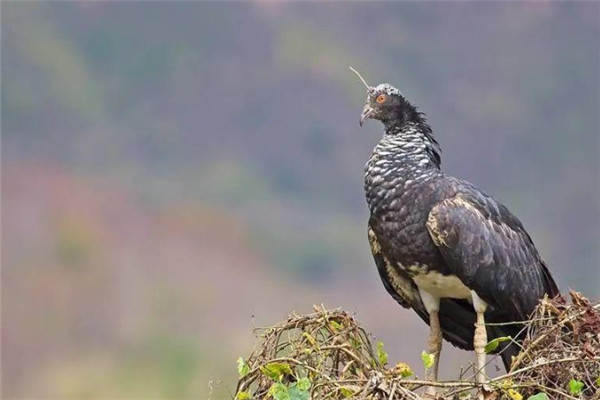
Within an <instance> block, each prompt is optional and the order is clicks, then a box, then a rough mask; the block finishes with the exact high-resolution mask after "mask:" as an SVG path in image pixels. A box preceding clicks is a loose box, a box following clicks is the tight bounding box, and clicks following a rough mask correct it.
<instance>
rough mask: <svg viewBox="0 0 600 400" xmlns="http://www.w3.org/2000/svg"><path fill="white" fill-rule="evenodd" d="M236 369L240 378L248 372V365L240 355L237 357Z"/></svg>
mask: <svg viewBox="0 0 600 400" xmlns="http://www.w3.org/2000/svg"><path fill="white" fill-rule="evenodd" d="M237 369H238V374H239V375H240V378H241V377H243V376H245V375H246V374H247V373H248V372H250V366H249V365H248V364H246V362H245V361H244V359H243V358H242V357H240V358H238V359H237Z"/></svg>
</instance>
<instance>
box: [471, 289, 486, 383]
mask: <svg viewBox="0 0 600 400" xmlns="http://www.w3.org/2000/svg"><path fill="white" fill-rule="evenodd" d="M471 296H472V298H473V308H475V312H476V313H477V322H476V323H475V337H474V339H473V347H474V348H475V354H476V355H477V382H478V383H484V382H485V380H486V375H485V345H486V344H487V332H486V330H485V317H484V314H485V310H486V308H487V304H486V303H485V302H484V301H483V300H481V298H480V297H479V296H477V294H476V293H475V292H474V291H472V292H471Z"/></svg>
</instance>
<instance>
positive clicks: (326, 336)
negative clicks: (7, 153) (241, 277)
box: [236, 292, 600, 400]
mask: <svg viewBox="0 0 600 400" xmlns="http://www.w3.org/2000/svg"><path fill="white" fill-rule="evenodd" d="M571 297H572V304H569V305H568V304H567V303H566V301H565V300H564V299H563V298H562V297H558V298H557V299H554V300H547V299H544V300H542V301H541V302H540V305H539V306H538V307H537V309H536V311H535V313H534V314H533V317H532V319H531V321H530V322H528V323H527V325H526V327H525V329H526V339H525V340H524V342H523V345H522V346H523V349H522V351H521V352H520V353H519V355H518V356H517V357H516V358H515V359H514V362H513V366H512V368H511V370H510V371H509V372H508V373H506V374H505V375H502V376H499V377H497V378H494V379H491V380H489V381H488V382H487V383H486V384H483V385H482V384H478V383H476V382H475V381H474V380H473V379H467V380H455V381H441V382H434V383H432V382H427V381H424V380H419V379H418V378H416V376H415V375H414V374H413V371H412V370H411V368H410V367H409V366H408V365H407V364H404V363H398V364H396V365H395V366H388V365H387V354H385V352H384V351H383V349H382V345H381V344H380V343H377V345H376V346H374V345H373V341H372V337H371V335H370V334H369V333H367V332H366V331H365V330H364V329H363V328H362V327H361V326H360V325H359V324H358V323H357V322H356V320H355V319H354V317H352V316H351V315H349V314H347V313H346V312H344V311H341V310H326V309H324V308H323V307H320V308H317V307H315V313H313V314H308V315H295V314H294V315H291V316H290V317H289V318H288V319H287V320H286V321H284V322H281V323H279V324H277V325H275V326H273V327H270V328H264V329H258V330H257V333H259V334H260V337H261V338H262V344H261V346H260V347H259V348H258V349H257V350H255V351H254V352H253V353H252V354H251V355H250V357H249V358H248V359H247V360H244V359H242V358H240V359H239V360H238V371H239V373H240V379H239V381H238V384H237V388H236V400H250V399H256V400H259V399H260V400H262V399H267V400H271V399H272V400H308V399H319V400H320V399H334V400H337V399H372V400H379V399H382V400H383V399H386V400H409V399H410V400H420V399H423V395H422V394H421V393H422V388H423V387H426V386H435V387H436V388H437V393H438V394H437V396H438V399H443V400H451V399H452V400H454V399H468V398H473V399H474V398H482V397H483V398H485V399H486V400H502V399H511V400H528V399H529V398H530V397H532V396H533V397H532V398H533V399H534V400H544V399H548V400H551V399H552V400H553V399H557V400H562V399H585V400H589V399H593V400H600V304H597V305H596V306H594V305H592V304H591V303H590V302H589V301H588V300H587V299H585V298H584V297H582V296H581V295H580V294H578V293H575V292H571ZM422 368H423V367H420V368H419V369H420V370H422Z"/></svg>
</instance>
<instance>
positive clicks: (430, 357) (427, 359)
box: [421, 350, 435, 369]
mask: <svg viewBox="0 0 600 400" xmlns="http://www.w3.org/2000/svg"><path fill="white" fill-rule="evenodd" d="M421 360H423V366H424V367H425V369H429V368H431V367H433V363H434V362H435V354H429V353H428V352H426V351H425V350H423V352H422V353H421Z"/></svg>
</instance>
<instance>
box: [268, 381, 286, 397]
mask: <svg viewBox="0 0 600 400" xmlns="http://www.w3.org/2000/svg"><path fill="white" fill-rule="evenodd" d="M269 394H270V395H271V396H272V397H273V399H275V400H291V398H290V393H289V391H288V388H287V386H285V385H284V384H283V383H281V382H275V383H274V384H273V385H271V387H270V388H269Z"/></svg>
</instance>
